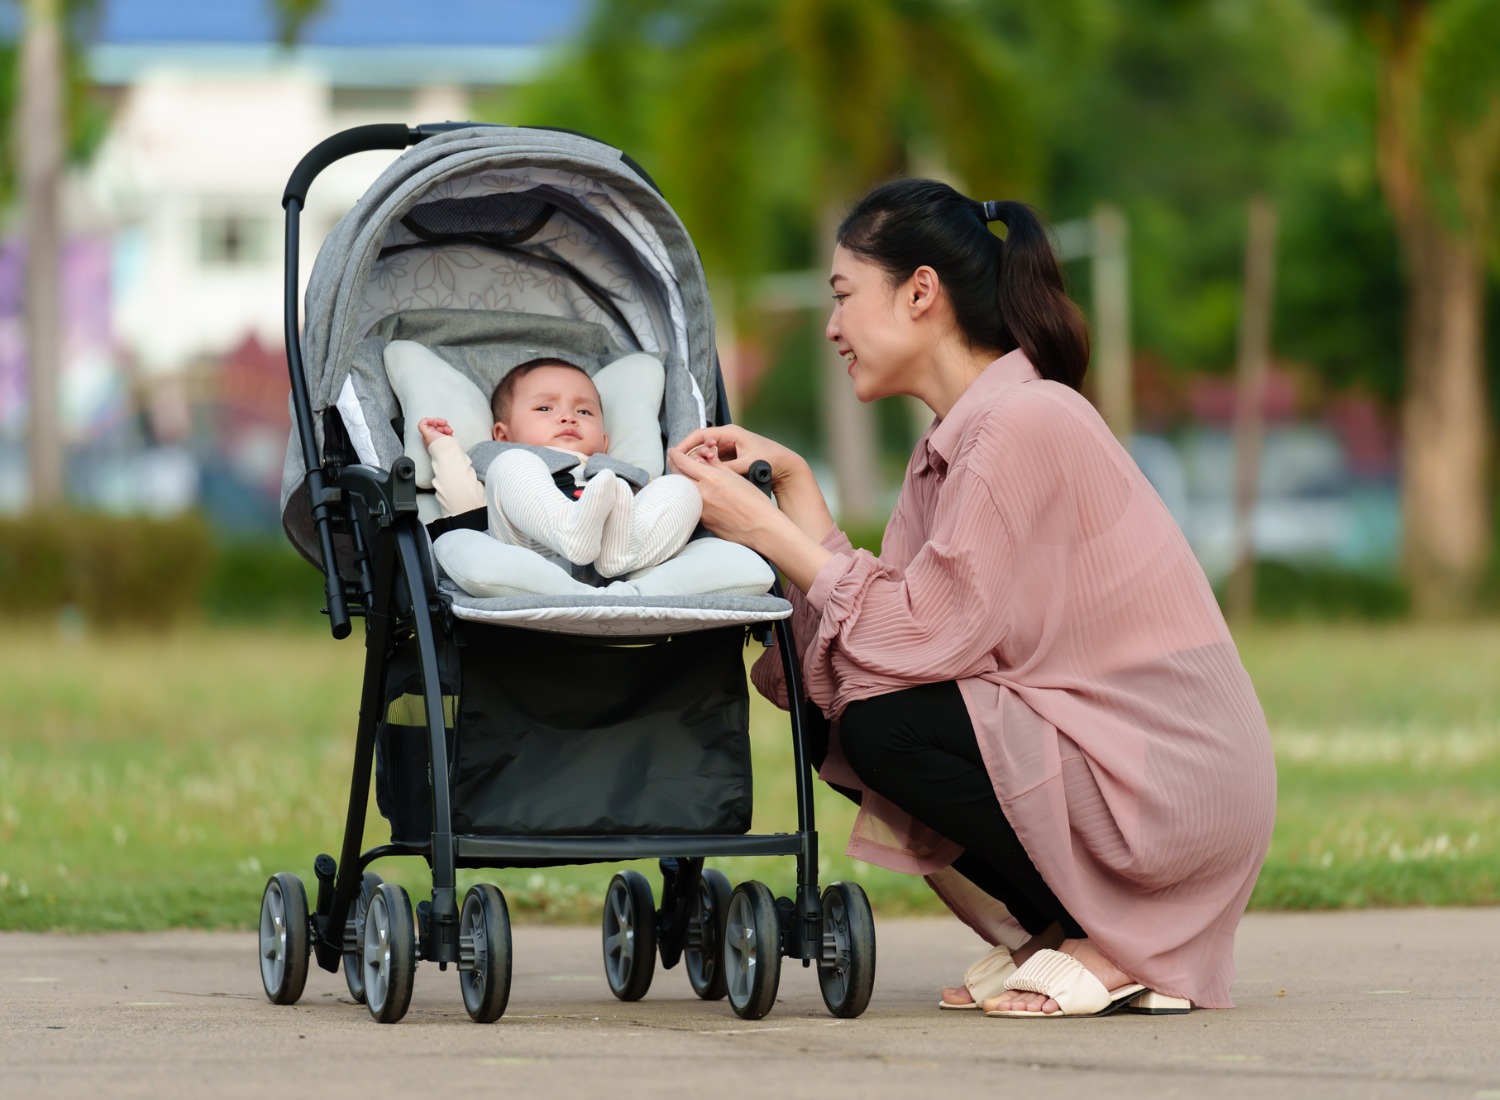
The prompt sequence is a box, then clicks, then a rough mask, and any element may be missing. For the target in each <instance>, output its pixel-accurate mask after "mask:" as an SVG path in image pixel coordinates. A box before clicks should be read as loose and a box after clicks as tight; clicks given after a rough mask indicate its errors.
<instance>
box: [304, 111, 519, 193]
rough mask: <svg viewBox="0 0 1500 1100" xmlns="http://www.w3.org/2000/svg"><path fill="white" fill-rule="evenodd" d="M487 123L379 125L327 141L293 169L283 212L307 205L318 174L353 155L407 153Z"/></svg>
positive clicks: (344, 132) (353, 128)
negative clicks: (412, 147) (434, 139)
mask: <svg viewBox="0 0 1500 1100" xmlns="http://www.w3.org/2000/svg"><path fill="white" fill-rule="evenodd" d="M492 125H494V123H488V122H424V123H422V124H421V125H419V126H406V125H404V124H402V123H400V122H378V123H375V124H373V125H370V126H351V127H350V128H349V129H347V130H340V131H339V132H338V133H336V134H334V135H333V136H332V137H326V138H324V139H323V140H322V141H320V142H318V144H316V145H314V146H313V147H312V148H311V149H309V150H308V152H307V155H306V156H304V157H303V158H302V159H301V160H300V161H298V162H297V167H296V168H294V169H292V177H291V179H289V180H287V184H286V190H285V191H284V192H282V195H281V208H282V209H283V210H285V209H286V208H287V204H289V203H290V202H292V201H293V200H294V199H295V200H296V202H297V205H298V206H299V207H303V206H306V205H307V189H308V188H309V187H311V186H312V181H313V180H315V179H317V178H318V175H319V173H321V172H322V171H323V169H325V168H327V167H328V166H329V165H330V164H332V163H333V162H334V161H336V160H343V159H344V158H345V157H347V156H351V155H353V154H354V153H365V152H369V151H370V150H372V149H405V148H406V147H407V146H409V145H415V144H416V143H417V142H419V141H426V140H427V139H428V138H430V137H432V136H433V135H435V134H441V133H445V132H446V131H448V130H466V129H468V128H470V127H471V126H492Z"/></svg>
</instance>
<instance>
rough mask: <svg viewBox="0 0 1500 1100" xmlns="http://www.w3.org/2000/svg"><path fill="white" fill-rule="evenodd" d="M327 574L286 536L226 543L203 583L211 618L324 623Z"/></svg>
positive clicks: (220, 546) (217, 551)
mask: <svg viewBox="0 0 1500 1100" xmlns="http://www.w3.org/2000/svg"><path fill="white" fill-rule="evenodd" d="M323 598H324V597H323V578H322V574H320V573H319V572H318V570H317V569H316V567H314V566H313V565H312V564H311V563H309V562H308V561H307V559H305V558H304V557H302V555H301V554H299V553H297V552H296V551H295V550H294V549H292V548H291V546H289V545H288V544H287V542H286V541H285V540H277V541H274V542H272V541H262V540H237V541H231V542H221V543H219V544H218V545H217V546H216V547H215V549H214V554H213V562H212V565H211V566H210V568H209V570H208V575H207V578H206V580H205V582H204V588H203V612H204V614H205V615H206V616H207V618H208V620H209V621H210V622H225V623H230V622H232V623H287V624H297V623H301V624H303V625H307V626H313V625H315V624H317V623H319V622H320V615H319V609H320V608H321V607H322V606H323Z"/></svg>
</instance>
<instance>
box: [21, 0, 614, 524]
mask: <svg viewBox="0 0 1500 1100" xmlns="http://www.w3.org/2000/svg"><path fill="white" fill-rule="evenodd" d="M273 7H274V5H273V4H272V3H271V0H214V2H213V3H207V4H205V3H201V2H199V0H103V3H102V4H101V5H100V14H99V19H98V23H97V26H96V28H95V30H94V34H93V39H92V44H91V45H89V46H88V48H87V61H88V67H89V73H90V76H91V78H92V80H93V82H94V84H95V86H96V89H97V92H98V94H99V95H100V96H101V97H102V99H103V102H104V103H105V104H106V105H107V108H108V113H109V119H108V125H107V130H106V133H105V136H104V138H103V140H102V142H101V144H100V146H99V147H98V149H97V151H96V153H95V155H94V157H93V158H92V159H91V161H90V162H89V163H88V165H87V166H85V167H84V168H82V169H81V170H79V171H77V172H75V173H74V174H73V175H72V176H71V177H70V178H69V179H68V181H67V183H66V190H65V194H64V203H63V216H64V229H65V233H66V235H67V236H68V237H69V239H70V240H73V241H81V242H85V243H86V244H87V250H88V251H89V254H90V255H98V256H100V257H101V259H100V260H98V261H96V262H95V263H94V265H93V266H94V268H99V267H100V266H101V264H102V266H103V267H104V268H106V269H107V271H106V273H104V274H99V275H96V276H94V277H93V281H92V282H91V283H90V286H89V293H88V296H87V305H84V304H83V303H82V302H81V300H79V299H78V298H77V296H76V295H75V297H74V301H73V313H74V314H75V315H76V314H77V313H78V312H79V310H80V309H83V310H84V311H85V312H87V313H89V314H90V315H91V316H90V317H89V318H88V319H87V320H88V323H87V325H85V326H84V328H86V329H87V332H88V339H87V340H77V339H74V340H72V341H71V343H70V341H69V338H67V337H65V340H64V362H63V366H62V379H61V384H62V391H63V409H64V418H65V421H66V423H65V424H64V432H65V435H66V437H67V438H68V441H69V444H70V447H71V448H72V450H71V452H70V456H69V470H70V472H69V492H70V495H71V496H73V498H74V499H75V500H78V501H79V502H80V503H84V504H91V505H95V506H102V507H106V508H110V509H113V510H146V511H160V510H163V508H166V510H175V509H176V508H180V507H182V506H186V505H189V504H191V503H192V501H193V499H194V496H195V494H196V492H197V490H196V489H194V488H193V479H192V478H191V477H186V476H184V473H183V471H184V469H185V468H186V467H185V464H184V462H182V461H176V460H174V461H172V462H165V463H164V462H163V461H161V459H162V457H163V456H161V455H159V454H158V455H149V456H148V455H145V454H143V453H142V452H141V445H140V441H139V440H138V439H137V440H134V441H132V440H129V439H127V438H125V436H126V435H128V434H129V433H128V432H124V433H122V432H120V431H118V430H115V429H117V428H118V427H119V425H120V424H121V423H122V422H129V421H130V420H131V418H132V415H133V413H134V412H135V411H136V410H137V409H144V411H145V412H146V414H147V415H146V418H145V424H146V430H145V438H146V440H147V442H148V443H149V444H151V445H152V447H153V448H154V449H161V448H163V447H167V448H177V450H178V451H179V452H183V451H184V449H185V447H186V446H187V445H188V444H189V443H190V442H191V441H190V439H189V438H188V437H189V435H190V434H191V432H192V430H193V428H194V422H193V418H192V417H191V416H190V415H189V406H199V405H202V404H212V403H213V402H215V401H216V400H218V399H219V397H220V395H219V393H218V392H217V385H218V375H219V373H221V372H220V364H221V363H223V362H224V360H225V358H226V356H234V355H238V356H239V358H240V362H241V364H242V365H243V364H244V363H245V362H247V361H248V362H254V361H255V359H256V355H255V352H256V351H257V350H263V351H264V352H266V353H274V354H275V355H279V354H280V349H281V346H282V340H283V263H284V259H283V257H284V247H283V245H284V226H285V216H284V212H283V210H282V206H281V198H282V193H283V190H284V188H285V186H286V182H287V179H288V177H289V176H290V175H291V172H292V170H293V168H295V166H296V165H297V163H298V161H299V160H300V159H301V158H302V156H303V155H304V154H305V153H307V152H308V150H310V149H311V148H312V147H313V146H314V145H316V144H317V143H318V142H320V141H322V140H323V139H324V138H326V137H328V136H330V135H331V134H334V133H336V132H338V131H340V130H343V129H346V128H348V127H350V126H358V125H363V124H366V123H372V122H383V123H390V122H400V123H406V124H416V123H422V122H443V121H460V120H468V119H470V118H472V117H473V116H474V113H475V110H476V106H475V105H476V102H477V101H478V100H480V99H481V98H486V97H493V96H494V95H495V93H496V91H497V90H501V89H504V88H506V87H510V86H514V85H517V84H520V83H523V82H524V81H526V80H528V79H530V78H531V77H533V76H534V75H535V74H536V73H537V71H538V70H539V68H540V67H541V66H542V65H543V64H545V63H546V60H547V57H548V54H549V51H551V50H552V49H553V48H554V47H555V45H556V44H557V43H558V42H559V41H560V40H561V39H563V38H564V37H566V35H567V34H568V33H569V32H570V31H571V30H572V29H573V28H574V26H575V25H576V24H577V23H578V21H579V20H580V18H581V17H582V14H583V9H584V0H498V2H497V0H427V2H426V3H423V4H418V5H413V4H398V3H395V2H394V0H329V2H328V3H327V5H326V11H325V12H324V13H322V14H321V15H320V16H318V17H317V18H316V19H314V20H313V21H311V22H309V23H308V24H307V25H306V26H305V27H304V28H303V32H302V35H301V37H300V39H299V44H298V45H297V46H296V47H294V48H291V49H284V48H282V47H280V46H279V45H277V44H276V43H275V41H274V36H275V28H274V26H273V24H272V11H273ZM397 155H398V154H397V153H395V152H392V151H381V152H370V153H362V154H358V155H355V156H353V157H349V158H347V159H345V160H343V161H340V162H339V163H337V164H335V165H333V166H332V167H330V168H329V169H328V170H327V171H325V172H324V173H323V174H322V175H320V176H319V177H318V179H317V180H316V182H315V183H314V184H313V186H312V188H311V190H310V191H309V193H308V201H307V208H306V209H305V210H304V212H303V215H302V218H301V223H300V236H301V245H300V266H301V272H300V280H301V282H302V283H305V281H306V279H307V276H308V274H309V273H310V271H311V268H312V263H313V260H314V258H315V256H316V254H317V250H318V246H319V245H320V244H321V243H322V241H323V239H324V237H325V236H326V235H327V233H328V231H329V230H330V229H331V228H332V227H333V225H334V223H335V222H336V221H337V220H338V219H339V218H340V217H341V216H342V215H343V214H344V212H345V211H347V210H348V209H349V207H350V206H351V205H353V203H354V202H355V201H356V200H357V199H358V197H359V196H360V195H361V194H362V193H363V191H364V190H365V188H366V187H367V186H368V185H369V184H370V182H372V181H373V180H374V178H375V177H376V176H377V175H378V174H379V173H380V171H381V170H382V169H383V168H384V167H385V166H386V165H387V164H389V163H390V162H391V160H393V159H394V158H395V156H397ZM7 256H8V257H9V262H10V263H11V264H12V266H15V264H17V263H19V262H20V261H19V257H18V254H16V247H15V246H7V251H6V252H0V260H5V259H7ZM68 272H69V269H68V267H67V266H65V279H68V278H70V276H69V273H68ZM74 281H75V282H76V280H74ZM95 284H97V285H95ZM74 289H75V288H74V287H73V286H72V285H70V286H68V287H65V290H64V293H65V297H66V296H67V295H69V294H70V293H72V292H73V290H74ZM299 298H300V294H299ZM13 305H14V303H13ZM65 313H66V303H65ZM99 313H102V314H103V315H104V316H97V317H96V316H92V315H93V314H99ZM67 324H68V325H69V326H70V327H72V328H75V329H76V328H78V325H77V320H76V317H75V318H73V319H69V320H67ZM11 329H16V330H17V331H19V317H18V316H12V317H9V318H0V330H3V331H0V344H5V345H7V346H8V343H14V340H8V338H7V337H6V334H7V333H10V331H11ZM13 350H14V352H15V354H14V355H8V356H0V358H5V359H6V362H4V363H0V368H3V369H0V511H10V510H15V509H17V508H19V507H22V506H23V505H24V500H25V491H26V490H25V485H26V479H25V471H24V465H25V455H24V424H25V393H24V348H19V347H18V348H16V349H13ZM0 351H3V348H0ZM17 356H20V357H22V358H21V359H19V360H17ZM261 358H262V359H265V358H266V356H264V355H263V356H261ZM12 360H16V361H14V362H12ZM282 370H283V371H284V367H282ZM241 373H242V374H243V371H242V372H241ZM282 377H283V380H284V374H283V376H282ZM242 381H243V379H242ZM262 389H264V387H262ZM240 390H241V392H243V391H244V386H243V385H241V387H240ZM80 395H82V396H81V397H80ZM84 398H87V400H84ZM106 406H107V407H106ZM75 409H81V410H83V411H82V412H81V413H77V414H75V413H74V412H72V411H70V410H75ZM239 412H240V413H241V414H243V413H244V412H245V410H244V409H243V408H242V409H240V410H239ZM251 419H253V418H251ZM200 420H201V418H200ZM270 421H271V422H270V423H267V424H266V425H264V426H263V427H262V428H261V430H260V434H261V435H263V436H265V438H255V434H256V431H255V428H254V427H253V425H252V426H250V427H246V423H245V422H246V417H245V416H244V415H240V416H239V417H238V419H237V422H236V423H237V427H236V431H237V433H238V435H239V436H242V437H244V438H237V439H236V440H234V441H227V442H228V444H229V445H227V446H226V447H225V448H224V450H225V453H224V454H223V455H221V456H218V457H222V458H225V459H226V460H227V461H228V464H229V466H230V467H234V466H236V465H243V466H245V467H246V468H245V469H240V470H231V471H230V473H231V474H232V477H231V478H230V480H231V481H242V482H245V483H248V484H251V485H258V484H261V483H262V482H264V480H265V475H266V474H267V470H266V469H261V468H260V467H263V466H266V465H267V464H268V463H269V462H271V461H272V459H271V458H268V457H267V456H274V461H275V463H276V464H277V466H278V468H279V461H280V458H279V454H280V450H281V449H282V448H284V445H285V439H286V435H285V430H286V426H285V389H284V387H283V388H282V389H281V391H280V398H279V408H278V409H277V410H274V415H272V416H271V417H270ZM197 427H198V430H199V434H200V435H201V434H202V430H203V429H202V425H201V424H199V425H198V426H197ZM215 431H216V427H215V425H212V424H210V425H209V428H208V432H209V434H210V436H211V438H210V439H209V441H208V444H207V445H205V444H204V442H203V441H202V440H201V439H200V440H198V441H197V444H196V445H195V447H194V450H195V452H196V453H195V454H194V455H193V456H191V457H190V458H189V459H188V464H193V463H196V464H197V465H200V466H202V465H204V464H205V463H209V462H211V461H213V460H214V456H212V455H209V456H207V457H205V454H206V451H207V449H208V448H209V447H212V446H213V445H215V444H217V443H220V442H221V441H220V440H217V439H215V438H212V436H213V433H214V432H215ZM277 433H280V438H279V439H276V440H273V439H272V438H271V437H272V436H274V435H276V434H277ZM106 440H108V442H106ZM101 446H108V447H109V448H110V449H111V452H112V453H111V455H110V457H109V462H110V463H111V464H112V465H113V466H114V467H115V468H114V470H113V476H111V477H109V478H103V479H101V478H99V477H97V476H95V471H96V470H97V469H98V467H99V465H100V461H99V456H98V454H96V453H89V452H91V451H97V450H98V448H99V447H101ZM183 457H184V454H182V453H179V454H178V456H177V458H178V459H181V458H183ZM131 464H138V465H139V466H140V469H139V471H134V470H129V469H123V468H124V467H126V466H129V465H131ZM251 467H254V468H251ZM158 468H162V469H165V468H170V469H171V470H172V471H173V475H172V478H171V479H170V480H171V485H170V486H168V485H166V484H165V483H162V484H157V483H158V482H160V481H161V478H159V477H156V476H154V475H153V474H152V473H151V471H152V470H156V469H158ZM137 474H138V475H139V476H137ZM208 480H209V481H211V480H212V479H208ZM221 480H222V479H221ZM184 486H187V488H186V489H184V488H183V487H184ZM205 487H207V482H205ZM169 490H170V491H169ZM234 491H237V486H230V487H229V488H228V489H226V490H225V492H226V494H227V493H230V492H234ZM169 501H170V503H168V502H169Z"/></svg>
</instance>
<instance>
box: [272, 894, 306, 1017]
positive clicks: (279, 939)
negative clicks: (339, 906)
mask: <svg viewBox="0 0 1500 1100" xmlns="http://www.w3.org/2000/svg"><path fill="white" fill-rule="evenodd" d="M311 949H312V929H311V926H310V925H309V924H308V920H307V891H306V890H304V889H303V888H302V880H301V879H299V878H298V877H297V876H296V875H291V874H287V873H286V872H282V873H281V874H279V875H272V876H271V877H270V879H268V880H267V881H266V889H265V892H264V893H263V894H261V896H260V981H261V984H262V985H263V986H265V989H266V996H267V997H269V998H270V999H271V1003H272V1004H277V1005H290V1004H296V1003H297V999H298V998H299V997H301V996H302V990H303V987H304V986H306V985H307V954H308V952H309V951H310V950H311Z"/></svg>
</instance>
